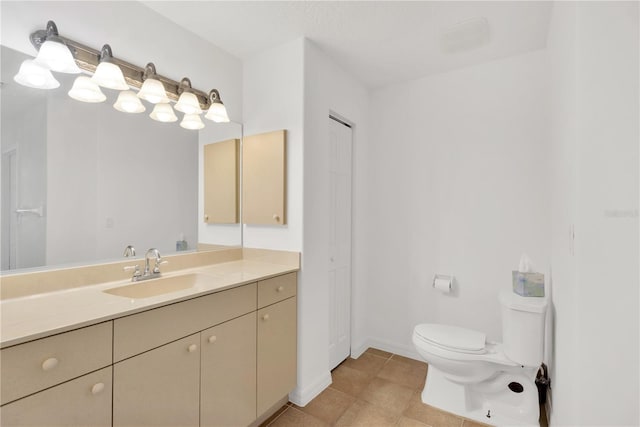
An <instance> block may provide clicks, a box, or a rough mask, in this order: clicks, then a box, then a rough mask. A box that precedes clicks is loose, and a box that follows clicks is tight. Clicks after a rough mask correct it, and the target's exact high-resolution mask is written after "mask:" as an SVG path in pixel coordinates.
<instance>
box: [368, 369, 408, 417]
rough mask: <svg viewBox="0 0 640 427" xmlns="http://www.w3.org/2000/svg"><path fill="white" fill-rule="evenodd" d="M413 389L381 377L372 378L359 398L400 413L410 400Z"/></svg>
mask: <svg viewBox="0 0 640 427" xmlns="http://www.w3.org/2000/svg"><path fill="white" fill-rule="evenodd" d="M412 395H413V390H412V389H411V388H409V387H406V386H403V385H400V384H396V383H392V382H391V381H389V380H385V379H382V378H374V379H373V380H372V381H371V383H370V384H369V385H368V386H367V388H366V389H364V391H363V392H362V393H361V394H360V399H362V400H365V401H367V402H369V403H371V404H373V405H377V406H380V407H382V408H383V409H384V410H386V411H389V412H391V413H394V414H401V413H402V411H404V410H405V409H406V408H407V406H408V405H409V402H410V400H411V397H412Z"/></svg>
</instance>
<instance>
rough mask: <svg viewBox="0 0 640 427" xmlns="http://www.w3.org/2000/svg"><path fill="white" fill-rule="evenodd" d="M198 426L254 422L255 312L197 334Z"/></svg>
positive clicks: (238, 424) (244, 424)
mask: <svg viewBox="0 0 640 427" xmlns="http://www.w3.org/2000/svg"><path fill="white" fill-rule="evenodd" d="M201 349H202V350H201V361H200V370H201V385H200V425H201V426H246V425H249V424H251V423H252V422H253V421H254V420H255V419H256V313H255V312H253V313H249V314H247V315H244V316H242V317H239V318H237V319H233V320H230V321H228V322H226V323H223V324H221V325H218V326H216V327H214V328H211V329H208V330H206V331H203V332H202V334H201Z"/></svg>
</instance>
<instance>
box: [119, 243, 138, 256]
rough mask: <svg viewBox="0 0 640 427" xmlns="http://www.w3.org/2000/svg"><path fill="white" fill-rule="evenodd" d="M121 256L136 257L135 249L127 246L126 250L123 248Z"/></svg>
mask: <svg viewBox="0 0 640 427" xmlns="http://www.w3.org/2000/svg"><path fill="white" fill-rule="evenodd" d="M122 256H124V257H130V256H136V248H134V247H133V246H131V245H129V246H127V247H126V248H124V254H122Z"/></svg>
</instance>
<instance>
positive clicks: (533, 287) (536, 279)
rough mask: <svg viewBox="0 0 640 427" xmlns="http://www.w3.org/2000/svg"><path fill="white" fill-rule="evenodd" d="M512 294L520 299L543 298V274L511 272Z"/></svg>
mask: <svg viewBox="0 0 640 427" xmlns="http://www.w3.org/2000/svg"><path fill="white" fill-rule="evenodd" d="M511 277H512V281H513V292H515V293H516V294H518V295H520V296H521V297H543V296H544V274H542V273H522V272H520V271H512V272H511Z"/></svg>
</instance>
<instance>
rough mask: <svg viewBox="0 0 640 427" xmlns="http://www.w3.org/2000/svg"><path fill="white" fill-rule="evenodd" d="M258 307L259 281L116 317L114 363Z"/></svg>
mask: <svg viewBox="0 0 640 427" xmlns="http://www.w3.org/2000/svg"><path fill="white" fill-rule="evenodd" d="M255 309H256V284H255V283H252V284H250V285H245V286H240V287H237V288H234V289H229V290H227V291H222V292H218V293H215V294H211V295H206V296H203V297H200V298H195V299H192V300H189V301H184V302H179V303H176V304H171V305H167V306H165V307H160V308H156V309H154V310H149V311H145V312H144V313H139V314H134V315H131V316H128V317H122V318H120V319H116V320H114V322H113V358H114V362H118V361H121V360H123V359H126V358H128V357H131V356H134V355H136V354H140V353H142V352H144V351H147V350H151V349H152V348H156V347H159V346H161V345H163V344H166V343H169V342H171V341H175V340H177V339H180V338H182V337H185V336H187V335H190V334H193V333H194V332H200V331H202V330H204V329H207V328H209V327H211V326H215V325H217V324H219V323H222V322H225V321H227V320H230V319H233V318H235V317H238V316H242V315H243V314H246V313H249V312H250V311H254V310H255Z"/></svg>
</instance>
